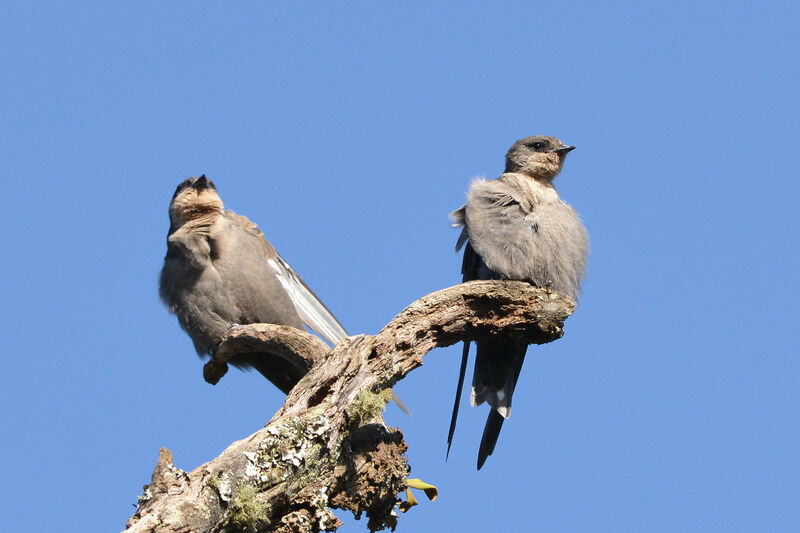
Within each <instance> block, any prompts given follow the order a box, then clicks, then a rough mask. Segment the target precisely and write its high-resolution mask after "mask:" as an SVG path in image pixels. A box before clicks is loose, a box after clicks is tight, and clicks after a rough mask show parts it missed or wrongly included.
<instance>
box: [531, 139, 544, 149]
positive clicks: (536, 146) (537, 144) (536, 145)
mask: <svg viewBox="0 0 800 533" xmlns="http://www.w3.org/2000/svg"><path fill="white" fill-rule="evenodd" d="M528 146H530V147H531V148H533V149H534V150H541V149H542V148H544V143H543V142H538V141H537V142H535V143H531V144H529V145H528Z"/></svg>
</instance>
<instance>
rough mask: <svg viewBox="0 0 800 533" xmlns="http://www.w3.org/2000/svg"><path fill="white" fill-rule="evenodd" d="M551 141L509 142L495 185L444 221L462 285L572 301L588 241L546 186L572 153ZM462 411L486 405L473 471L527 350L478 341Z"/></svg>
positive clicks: (500, 341)
mask: <svg viewBox="0 0 800 533" xmlns="http://www.w3.org/2000/svg"><path fill="white" fill-rule="evenodd" d="M574 149H575V147H574V146H567V145H566V144H564V143H563V142H561V141H560V140H559V139H556V138H555V137H548V136H545V135H535V136H533V137H526V138H524V139H520V140H518V141H517V142H515V143H514V144H513V145H512V146H511V148H510V149H509V150H508V153H507V154H506V167H505V172H504V173H503V174H502V175H501V176H500V177H499V178H497V179H494V180H490V181H486V180H484V179H476V180H474V181H473V182H472V184H471V185H470V188H469V192H468V193H467V203H466V205H464V206H463V207H461V208H460V209H458V210H456V211H454V212H453V213H451V215H450V216H451V218H452V220H453V226H455V227H462V230H461V234H460V236H459V238H458V242H457V244H456V251H458V250H460V249H461V248H462V247H464V259H463V262H462V267H461V273H462V276H463V281H469V280H474V279H509V280H524V281H529V282H530V283H532V284H533V285H535V286H537V287H545V288H549V289H552V290H553V291H555V292H557V293H559V294H561V295H564V296H568V297H570V298H572V299H573V300H577V297H578V295H579V293H580V282H581V280H582V279H583V277H584V275H585V271H586V261H587V256H588V252H589V236H588V234H587V232H586V228H585V227H584V226H583V224H582V223H581V221H580V218H579V216H578V213H577V212H576V211H575V210H574V209H572V208H571V207H570V206H569V205H567V204H566V203H565V202H564V201H563V200H561V198H560V197H559V196H558V193H557V192H556V189H555V187H553V179H554V178H555V177H556V176H557V175H558V173H559V172H561V168H562V166H563V165H564V159H565V158H566V156H567V154H568V153H569V152H571V151H572V150H574ZM476 344H477V354H476V358H475V369H474V371H473V379H472V392H471V395H470V403H471V404H472V405H473V406H477V405H480V404H482V403H483V402H488V403H489V405H490V406H491V410H490V411H489V417H488V419H487V420H486V425H485V427H484V430H483V436H482V437H481V444H480V448H479V450H478V470H480V468H481V467H482V466H483V464H484V462H485V461H486V458H487V457H488V456H489V455H491V454H492V452H493V451H494V448H495V444H497V437H498V436H499V435H500V429H501V428H502V426H503V421H504V420H505V419H506V418H508V417H509V415H510V414H511V397H512V395H513V394H514V388H515V386H516V384H517V379H518V378H519V373H520V370H521V369H522V363H523V361H524V360H525V352H526V351H527V345H525V344H524V343H520V342H518V341H515V340H514V339H511V338H506V337H501V336H496V337H491V338H484V339H478V340H477V341H476ZM468 355H469V342H465V343H464V350H463V355H462V358H461V368H460V373H459V377H458V386H457V389H456V398H455V405H454V406H453V415H452V418H451V420H450V432H449V434H448V436H447V452H448V454H449V453H450V445H451V444H452V441H453V432H454V431H455V427H456V419H457V418H458V404H459V402H460V399H461V389H462V387H463V385H464V374H465V372H466V368H467V358H468Z"/></svg>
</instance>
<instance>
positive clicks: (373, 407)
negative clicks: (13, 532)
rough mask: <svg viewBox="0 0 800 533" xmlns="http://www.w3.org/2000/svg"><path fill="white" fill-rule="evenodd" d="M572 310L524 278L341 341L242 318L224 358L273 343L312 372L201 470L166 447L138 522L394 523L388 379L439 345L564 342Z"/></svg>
mask: <svg viewBox="0 0 800 533" xmlns="http://www.w3.org/2000/svg"><path fill="white" fill-rule="evenodd" d="M572 311H573V304H572V302H571V301H570V300H568V299H564V298H562V297H560V296H558V295H556V294H554V293H552V292H549V291H547V290H545V289H538V288H535V287H532V286H530V285H529V284H527V283H524V282H518V281H473V282H469V283H464V284H461V285H457V286H455V287H450V288H447V289H443V290H440V291H437V292H434V293H431V294H429V295H427V296H425V297H423V298H420V299H419V300H417V301H416V302H414V303H412V304H411V305H409V306H408V307H407V308H406V309H405V310H403V311H402V312H401V313H400V314H399V315H397V316H396V317H395V318H394V319H393V320H392V321H391V322H390V323H389V324H388V325H387V326H386V327H384V328H383V329H382V330H381V331H380V332H379V333H378V334H377V335H356V336H353V337H349V338H347V339H345V340H343V341H342V342H340V343H339V344H338V345H337V346H335V347H334V348H333V349H330V348H328V347H327V346H324V343H322V341H318V342H317V341H313V340H311V339H315V337H313V336H311V335H308V334H307V333H305V332H301V331H299V330H293V329H292V328H287V327H284V326H269V325H266V324H253V325H249V326H241V327H238V328H235V329H234V330H232V331H231V332H229V334H228V336H226V338H225V340H224V341H223V342H222V344H221V345H220V347H219V349H218V350H217V357H218V358H219V359H220V364H224V363H221V361H223V360H224V359H225V358H229V357H232V356H234V355H237V354H240V353H242V351H245V352H258V353H260V352H270V353H281V354H282V355H281V356H282V357H286V358H287V360H291V361H300V362H301V363H300V364H305V363H302V362H304V361H305V362H306V363H307V364H310V365H311V366H310V370H309V372H308V373H307V374H306V375H305V376H304V377H303V378H302V379H301V380H300V381H299V382H298V383H297V385H296V386H295V387H294V388H293V389H292V390H291V392H290V393H289V395H288V396H287V398H286V403H285V404H284V405H283V407H282V408H281V409H280V410H279V411H278V412H277V413H276V414H275V416H273V418H272V420H270V421H269V423H268V424H267V426H266V427H265V428H264V429H262V430H260V431H258V432H256V433H254V434H253V435H251V436H250V437H247V438H246V439H244V440H240V441H237V442H234V443H233V444H231V445H230V446H229V447H228V448H227V449H226V450H225V451H224V452H223V453H222V454H221V455H220V456H219V457H217V458H216V459H214V460H212V461H210V462H208V463H206V464H204V465H202V466H199V467H198V468H196V469H195V470H193V471H192V472H190V473H186V472H183V471H182V470H179V469H177V468H175V467H174V465H173V464H172V460H171V454H169V452H168V451H162V454H161V456H160V458H159V462H158V465H157V466H156V469H155V471H154V473H153V480H152V482H151V484H150V485H149V487H147V488H146V489H145V494H144V495H143V496H142V497H141V498H140V503H139V509H138V511H137V512H136V514H134V516H133V517H132V518H131V519H130V520H129V522H128V529H127V531H130V532H141V531H159V532H161V531H164V532H170V531H181V532H183V531H187V532H188V531H192V532H203V531H277V532H287V533H288V532H307V531H308V532H311V531H321V530H333V529H336V528H337V527H338V525H339V521H338V520H337V519H336V518H335V517H334V516H333V514H332V513H331V511H330V508H339V509H346V510H350V511H352V512H353V513H355V514H356V515H357V516H360V515H361V513H364V512H365V513H366V514H367V516H368V518H369V522H368V524H367V525H368V527H369V529H370V530H372V531H375V530H378V529H382V528H383V527H386V526H393V525H394V519H393V517H392V516H391V512H392V509H393V508H394V505H395V503H396V502H397V495H398V494H399V493H400V492H401V491H402V490H404V489H405V488H406V477H407V474H408V465H407V463H406V459H405V456H404V452H405V450H406V445H405V443H404V441H403V437H402V435H401V433H400V432H399V431H398V430H396V429H394V428H390V427H387V426H386V425H385V424H384V423H383V419H382V417H381V410H382V408H383V406H384V405H385V404H386V402H387V401H388V399H389V397H390V395H389V393H388V388H389V387H391V386H392V385H393V384H394V383H395V382H396V381H398V380H400V379H402V378H403V377H405V376H406V375H407V374H408V373H409V372H410V371H411V370H413V369H415V368H417V367H419V366H420V365H422V358H423V356H424V355H425V354H427V353H428V352H429V351H430V350H432V349H433V348H436V347H441V346H449V345H451V344H454V343H456V342H459V341H461V340H472V339H476V338H479V337H483V336H488V335H494V334H498V333H502V334H504V335H514V336H518V337H519V338H520V339H521V340H524V341H525V342H528V343H536V344H543V343H546V342H550V341H553V340H556V339H558V338H560V337H561V336H562V334H563V330H562V326H563V322H564V320H565V319H566V318H567V317H568V316H569V315H570V314H571V313H572ZM309 337H311V339H309ZM323 346H324V348H323ZM267 348H269V349H267ZM220 354H221V355H220Z"/></svg>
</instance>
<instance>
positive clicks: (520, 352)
mask: <svg viewBox="0 0 800 533" xmlns="http://www.w3.org/2000/svg"><path fill="white" fill-rule="evenodd" d="M476 344H477V345H478V349H477V355H476V357H475V371H474V373H473V378H472V396H471V401H472V405H480V404H481V403H483V402H488V403H489V405H491V406H492V409H491V410H490V411H489V417H488V418H487V420H486V426H485V427H484V430H483V436H482V437H481V445H480V448H479V450H478V469H480V468H481V467H482V466H483V463H484V462H485V461H486V458H487V457H488V456H490V455H491V454H492V452H493V451H494V446H495V444H496V443H497V437H498V436H499V435H500V429H501V428H502V427H503V421H504V420H505V419H506V418H508V417H509V416H510V415H511V398H512V396H513V395H514V389H515V387H516V386H517V379H518V378H519V373H520V371H521V370H522V364H523V362H524V361H525V352H526V351H527V346H526V345H525V344H520V343H519V342H517V341H515V340H513V339H510V338H507V337H490V338H485V339H481V340H479V341H477V343H476Z"/></svg>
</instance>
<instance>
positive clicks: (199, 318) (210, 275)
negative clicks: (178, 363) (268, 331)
mask: <svg viewBox="0 0 800 533" xmlns="http://www.w3.org/2000/svg"><path fill="white" fill-rule="evenodd" d="M169 219H170V227H169V233H168V234H167V255H166V257H165V258H164V267H163V268H162V270H161V281H160V295H161V299H162V300H163V301H164V303H165V304H166V305H167V307H168V308H169V311H170V312H171V313H174V314H175V315H177V316H178V322H179V323H180V325H181V327H182V328H183V329H184V330H185V331H186V333H188V334H189V336H190V337H191V338H192V342H193V343H194V347H195V350H197V353H198V355H200V356H205V355H212V354H213V353H214V351H215V350H216V348H217V346H218V345H219V343H220V341H221V339H222V337H223V336H224V335H225V333H226V332H227V331H228V329H229V328H230V327H231V326H232V325H234V324H251V323H256V322H266V323H271V324H285V325H288V326H293V327H296V328H298V329H303V327H304V326H308V327H310V328H311V329H313V330H314V331H316V332H317V333H319V334H320V335H322V336H323V337H324V338H325V339H326V340H327V341H328V342H330V343H331V344H334V345H335V344H336V343H337V342H339V341H340V340H342V339H343V338H345V337H347V332H346V331H345V330H344V328H343V327H342V326H341V324H339V322H338V321H337V320H336V318H334V316H333V315H332V314H331V312H330V311H329V310H328V309H327V308H326V307H325V305H324V304H323V303H322V302H321V301H320V300H319V298H317V296H316V295H315V294H314V293H313V292H312V291H311V289H309V288H308V286H307V285H306V284H305V283H304V282H303V280H302V279H300V276H298V275H297V273H296V272H295V271H294V270H293V269H292V267H290V266H289V264H288V263H287V262H286V261H284V259H283V258H282V257H281V256H280V255H278V253H277V252H276V251H275V249H274V248H273V247H272V245H271V244H270V243H269V242H268V241H267V240H266V239H265V238H264V234H263V233H261V231H260V230H259V229H258V227H257V226H256V225H255V224H254V223H252V222H250V221H249V220H248V219H247V218H245V217H243V216H241V215H237V214H236V213H234V212H233V211H229V210H225V209H224V208H223V205H222V200H221V199H220V197H219V195H218V194H217V189H216V187H215V186H214V184H213V183H212V182H211V180H209V179H208V178H206V177H205V175H203V176H200V177H199V178H189V179H187V180H184V181H183V182H182V183H181V184H180V185H178V188H177V189H176V190H175V194H174V195H173V197H172V202H171V203H170V206H169ZM231 363H232V364H234V365H236V366H238V367H240V368H242V367H249V366H250V367H254V368H255V369H256V370H258V371H259V372H261V373H262V374H264V375H265V376H268V377H270V378H271V379H272V381H273V383H275V385H276V386H277V387H278V388H279V389H281V390H282V391H283V392H285V393H288V392H289V390H291V388H292V386H293V385H294V384H295V383H297V381H298V380H299V379H300V378H301V377H302V372H300V371H299V370H298V369H296V368H294V367H293V366H291V365H289V364H288V363H285V362H283V361H282V360H279V359H278V358H276V357H263V355H259V354H247V355H242V356H238V357H237V358H234V359H233V360H232V361H231Z"/></svg>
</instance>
